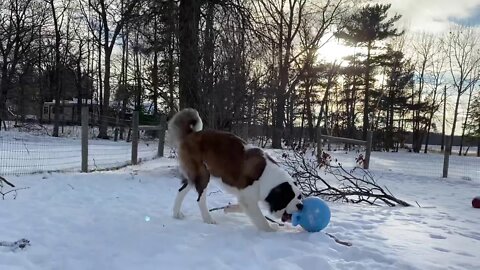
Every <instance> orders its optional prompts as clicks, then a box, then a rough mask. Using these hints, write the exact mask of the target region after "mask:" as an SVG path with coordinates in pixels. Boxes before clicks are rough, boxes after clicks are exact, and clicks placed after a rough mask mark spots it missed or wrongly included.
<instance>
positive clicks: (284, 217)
mask: <svg viewBox="0 0 480 270" xmlns="http://www.w3.org/2000/svg"><path fill="white" fill-rule="evenodd" d="M291 220H292V214H289V213H287V211H285V212H283V215H282V222H287V221H291Z"/></svg>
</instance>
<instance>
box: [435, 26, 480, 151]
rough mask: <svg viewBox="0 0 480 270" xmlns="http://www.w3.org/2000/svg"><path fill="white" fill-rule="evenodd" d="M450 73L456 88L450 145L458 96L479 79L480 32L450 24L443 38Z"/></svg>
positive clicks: (453, 131) (457, 106)
mask: <svg viewBox="0 0 480 270" xmlns="http://www.w3.org/2000/svg"><path fill="white" fill-rule="evenodd" d="M444 42H445V47H446V50H447V55H448V63H449V68H450V74H451V77H452V80H453V86H454V88H455V90H456V102H455V110H454V113H453V124H452V131H451V135H450V145H453V138H454V135H455V129H456V125H457V118H458V108H459V104H460V98H461V97H462V96H463V94H464V93H465V92H466V91H467V90H468V89H470V87H471V86H472V85H474V84H475V83H476V82H477V81H478V80H479V79H480V73H479V70H478V65H479V64H480V34H479V33H478V31H477V30H476V29H474V28H473V27H468V26H459V25H456V26H452V27H451V29H450V31H449V33H448V35H447V36H446V38H445V41H444Z"/></svg>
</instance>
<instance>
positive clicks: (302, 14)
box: [0, 0, 480, 153]
mask: <svg viewBox="0 0 480 270" xmlns="http://www.w3.org/2000/svg"><path fill="white" fill-rule="evenodd" d="M400 18H401V14H394V13H392V12H391V11H390V5H382V4H368V3H363V2H359V1H351V0H319V1H308V0H224V1H220V0H163V1H154V0H129V1H127V0H78V1H71V0H5V1H2V2H1V3H0V25H1V26H0V117H1V122H2V123H3V127H4V129H5V128H6V125H5V122H6V121H9V120H12V119H14V120H16V121H23V120H25V118H26V116H27V115H32V114H33V115H37V116H38V117H39V118H40V119H39V120H40V121H45V119H42V115H43V114H42V110H43V103H44V102H46V101H55V104H54V107H55V111H57V112H59V111H61V110H62V106H63V105H62V100H67V99H73V98H76V100H77V104H76V106H77V108H78V110H77V113H79V112H80V110H79V108H81V106H83V105H85V103H88V102H93V100H94V101H95V102H96V103H97V104H98V106H99V112H98V114H99V118H100V121H99V127H100V129H99V137H100V138H108V134H107V129H108V126H109V123H111V118H112V117H120V118H126V117H127V111H128V110H129V109H132V108H133V109H136V110H143V109H144V106H143V104H144V103H146V102H148V104H151V107H152V109H151V111H152V114H153V116H158V115H159V114H160V113H165V114H167V115H169V116H171V115H172V114H173V113H175V112H176V111H178V110H179V109H180V108H184V107H194V108H197V109H198V110H199V112H200V114H201V116H202V117H203V118H204V119H205V125H206V126H207V127H208V128H215V129H222V130H229V131H233V132H235V133H237V134H239V135H240V136H242V137H257V138H259V139H260V140H261V141H262V142H263V143H264V144H267V143H271V146H272V147H274V148H280V147H282V146H284V145H285V144H287V145H298V146H303V145H307V144H309V143H311V142H314V141H315V137H316V130H318V129H319V128H320V129H321V130H322V132H325V133H328V134H330V135H334V136H344V137H351V138H359V139H362V138H363V139H364V138H365V137H366V134H367V130H372V131H374V132H375V141H376V146H377V147H378V148H382V149H385V150H388V151H390V150H398V148H399V147H403V146H404V144H406V142H407V137H408V136H409V134H411V136H412V150H413V151H414V152H420V151H424V152H427V149H428V145H429V138H430V135H431V134H432V133H441V134H443V135H445V134H446V135H450V137H449V138H450V140H451V142H453V135H455V134H461V145H462V146H461V147H462V148H463V145H466V144H468V143H469V140H470V141H472V140H475V139H476V140H477V141H478V138H479V137H480V106H479V105H480V94H479V88H478V80H479V79H480V51H479V50H480V42H479V41H480V40H479V39H480V35H479V31H478V29H475V28H474V27H468V26H460V25H452V26H451V27H450V29H449V31H447V32H446V33H441V34H429V33H410V32H405V31H403V30H400V29H399V27H398V22H399V20H400ZM332 41H335V42H338V43H341V44H345V45H347V46H349V47H351V48H353V49H354V50H353V51H354V53H353V54H352V55H348V56H346V57H344V58H343V59H337V60H335V61H334V62H328V61H326V60H323V59H322V55H321V53H320V52H321V50H322V46H324V45H325V44H326V43H327V42H332ZM450 116H451V117H450ZM61 121H62V119H60V114H58V113H57V114H55V118H54V119H52V122H53V124H54V132H53V136H59V126H60V124H61ZM450 127H451V129H450V130H447V129H448V128H450ZM459 130H460V131H459ZM444 137H445V136H442V138H444ZM444 145H445V142H443V140H442V147H443V146H444ZM422 148H423V149H422ZM462 151H463V152H462ZM460 153H465V150H462V149H461V150H460Z"/></svg>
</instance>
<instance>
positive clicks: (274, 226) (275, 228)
mask: <svg viewBox="0 0 480 270" xmlns="http://www.w3.org/2000/svg"><path fill="white" fill-rule="evenodd" d="M279 228H280V226H278V224H275V223H273V224H269V225H267V226H265V227H262V228H260V229H261V230H262V231H264V232H276V231H278V229H279Z"/></svg>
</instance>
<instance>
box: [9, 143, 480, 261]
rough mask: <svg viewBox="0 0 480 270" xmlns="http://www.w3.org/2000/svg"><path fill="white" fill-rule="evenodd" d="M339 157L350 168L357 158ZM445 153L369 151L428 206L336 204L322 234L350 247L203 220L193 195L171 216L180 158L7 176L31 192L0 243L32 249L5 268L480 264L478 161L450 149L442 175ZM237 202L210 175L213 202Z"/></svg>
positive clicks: (375, 169)
mask: <svg viewBox="0 0 480 270" xmlns="http://www.w3.org/2000/svg"><path fill="white" fill-rule="evenodd" d="M71 151H78V150H73V149H72V150H71ZM75 153H76V155H79V152H75ZM332 154H333V156H334V157H335V158H338V159H339V160H341V161H342V163H343V164H344V166H346V167H349V168H351V167H352V166H354V164H353V163H354V155H355V154H354V153H348V154H345V153H344V152H341V151H338V152H332ZM439 156H440V157H441V155H421V154H413V153H380V152H373V153H372V161H371V168H372V169H371V172H372V173H373V175H374V176H375V178H376V179H377V180H378V182H379V183H381V184H382V185H383V184H384V185H387V186H388V188H389V190H390V191H391V192H392V193H393V194H395V195H396V196H397V197H399V198H401V199H404V200H406V201H408V202H410V203H412V204H414V205H416V203H415V202H418V204H419V205H420V206H422V207H408V208H401V207H398V208H387V207H376V206H367V205H350V204H342V203H329V205H330V208H331V213H332V217H331V221H330V224H329V225H328V227H327V228H326V229H325V230H324V232H328V233H331V234H332V235H334V236H336V237H337V238H339V239H341V240H344V241H348V242H351V243H352V246H351V247H347V246H343V245H340V244H338V243H336V242H335V241H334V240H333V239H331V238H330V237H328V236H326V235H325V234H324V232H320V233H307V232H304V231H302V229H301V228H300V227H292V226H289V225H287V226H286V227H281V228H280V230H279V231H278V232H275V233H264V232H259V231H258V230H257V229H256V228H255V227H254V226H253V225H252V224H251V223H250V221H249V220H248V219H247V218H246V217H245V216H244V214H242V213H228V214H225V213H223V211H215V212H212V216H213V218H214V219H216V221H217V222H218V224H216V225H210V224H204V223H203V222H202V220H201V216H200V212H199V209H198V206H197V203H196V195H195V194H194V192H191V193H189V194H188V195H187V197H186V199H185V202H184V204H183V212H184V213H185V214H186V217H185V219H183V220H176V219H173V218H172V217H171V216H172V205H173V201H174V198H175V195H176V192H177V190H178V188H179V187H180V181H179V179H178V177H177V170H176V160H175V159H169V158H160V159H154V160H151V161H146V162H144V163H142V164H140V165H137V166H128V167H125V168H121V169H119V170H115V171H97V172H92V173H78V172H65V173H41V174H34V175H23V176H9V177H8V178H7V179H8V180H9V181H10V182H12V183H14V184H15V185H16V186H17V187H19V188H22V187H29V189H26V190H20V191H18V193H17V197H16V199H13V196H12V195H13V193H10V194H8V195H7V196H6V197H5V200H2V201H0V206H1V207H0V241H16V240H19V239H21V238H26V239H28V240H30V241H31V246H29V247H27V248H26V249H24V250H17V251H11V250H10V249H8V248H6V247H0V269H8V270H27V269H32V270H33V269H35V270H44V269H45V270H47V269H48V270H50V269H68V270H76V269H79V270H85V269H116V270H117V269H118V270H123V269H125V270H130V269H142V270H148V269H242V270H244V269H305V270H312V269H326V270H328V269H434V270H435V269H480V253H479V252H478V251H479V250H480V230H479V228H480V226H479V224H480V210H479V209H474V208H472V207H471V200H472V198H473V197H475V196H478V195H480V194H479V192H480V172H479V171H478V168H479V167H480V166H478V165H479V164H480V163H479V159H478V158H474V157H458V156H457V157H456V156H452V160H451V162H452V164H453V165H452V166H453V167H454V168H455V166H457V167H459V168H460V169H451V172H452V174H451V177H450V178H448V179H446V180H445V179H442V178H440V174H441V170H440V171H439V170H437V168H436V167H434V166H440V168H441V164H442V163H441V162H440V160H441V159H438V157H439ZM116 158H117V157H112V158H111V162H115V161H116ZM119 159H120V158H119ZM437 159H438V160H437ZM462 168H466V170H464V171H462ZM467 177H468V179H470V180H469V181H467V180H464V179H467ZM6 190H8V189H7V188H6V187H4V188H3V191H6ZM235 202H236V200H235V198H234V197H232V196H231V195H229V194H228V193H224V192H223V191H221V190H220V189H219V188H218V187H217V186H216V185H215V182H214V181H213V182H211V185H210V186H209V188H208V198H207V203H208V206H209V207H210V208H213V207H220V206H224V205H227V204H228V203H235Z"/></svg>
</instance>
